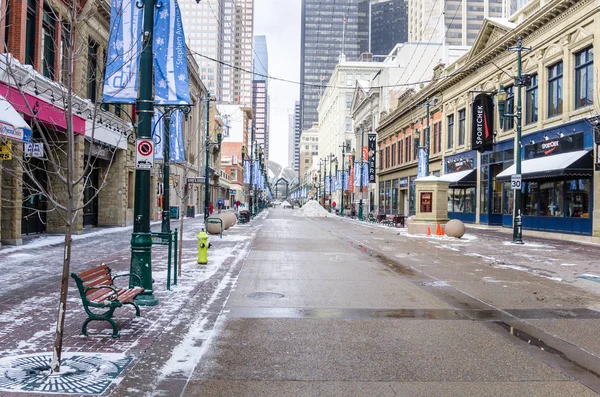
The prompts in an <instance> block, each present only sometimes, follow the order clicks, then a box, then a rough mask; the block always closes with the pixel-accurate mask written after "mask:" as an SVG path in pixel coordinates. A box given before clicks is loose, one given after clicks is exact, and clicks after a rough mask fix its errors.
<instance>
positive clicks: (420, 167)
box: [417, 148, 426, 178]
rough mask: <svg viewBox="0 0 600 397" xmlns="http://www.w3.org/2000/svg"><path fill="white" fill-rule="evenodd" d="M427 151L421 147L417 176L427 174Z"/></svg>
mask: <svg viewBox="0 0 600 397" xmlns="http://www.w3.org/2000/svg"><path fill="white" fill-rule="evenodd" d="M425 157H426V153H425V149H424V148H419V162H418V164H417V178H421V177H423V176H425V167H426V159H425Z"/></svg>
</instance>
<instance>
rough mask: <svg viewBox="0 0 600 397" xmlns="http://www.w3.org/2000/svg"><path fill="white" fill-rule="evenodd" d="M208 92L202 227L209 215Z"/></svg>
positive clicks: (207, 98) (208, 98)
mask: <svg viewBox="0 0 600 397" xmlns="http://www.w3.org/2000/svg"><path fill="white" fill-rule="evenodd" d="M209 143H210V92H208V93H206V139H205V140H204V151H205V157H206V160H205V167H204V227H206V225H207V224H206V220H207V219H208V216H209V215H210V214H209V202H210V179H209V177H208V157H209V155H210V144H209Z"/></svg>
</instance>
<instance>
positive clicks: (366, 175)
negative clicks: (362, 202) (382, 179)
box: [362, 163, 369, 187]
mask: <svg viewBox="0 0 600 397" xmlns="http://www.w3.org/2000/svg"><path fill="white" fill-rule="evenodd" d="M362 178H363V183H362V184H363V187H368V186H369V163H364V164H363V171H362Z"/></svg>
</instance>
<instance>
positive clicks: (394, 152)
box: [392, 143, 396, 167]
mask: <svg viewBox="0 0 600 397" xmlns="http://www.w3.org/2000/svg"><path fill="white" fill-rule="evenodd" d="M395 165H396V144H395V143H394V144H393V145H392V167H393V166H395Z"/></svg>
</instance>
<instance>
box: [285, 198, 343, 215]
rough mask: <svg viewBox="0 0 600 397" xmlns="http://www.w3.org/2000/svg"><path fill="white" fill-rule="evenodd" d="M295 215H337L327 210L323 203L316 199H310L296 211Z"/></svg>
mask: <svg viewBox="0 0 600 397" xmlns="http://www.w3.org/2000/svg"><path fill="white" fill-rule="evenodd" d="M294 216H303V217H305V218H323V217H332V216H335V215H333V214H330V213H329V212H327V210H326V209H325V208H323V207H321V204H319V203H317V202H316V200H310V201H308V202H307V203H306V204H304V205H303V206H302V208H300V209H299V210H298V211H296V212H295V213H294Z"/></svg>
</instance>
